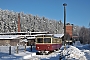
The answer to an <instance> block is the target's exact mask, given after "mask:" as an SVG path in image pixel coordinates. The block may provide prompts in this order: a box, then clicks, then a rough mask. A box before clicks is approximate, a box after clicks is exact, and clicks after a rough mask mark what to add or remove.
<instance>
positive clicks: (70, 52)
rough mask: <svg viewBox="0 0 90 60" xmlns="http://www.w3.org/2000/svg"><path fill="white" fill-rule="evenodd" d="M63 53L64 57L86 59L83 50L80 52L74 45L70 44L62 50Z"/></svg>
mask: <svg viewBox="0 0 90 60" xmlns="http://www.w3.org/2000/svg"><path fill="white" fill-rule="evenodd" d="M63 55H64V56H65V59H79V60H86V57H85V56H84V55H85V54H84V52H81V50H79V49H78V48H76V47H74V46H70V47H69V48H67V49H66V50H63Z"/></svg>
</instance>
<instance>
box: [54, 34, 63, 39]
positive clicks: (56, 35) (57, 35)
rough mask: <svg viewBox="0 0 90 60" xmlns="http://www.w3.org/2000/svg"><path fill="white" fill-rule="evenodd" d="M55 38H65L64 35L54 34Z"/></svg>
mask: <svg viewBox="0 0 90 60" xmlns="http://www.w3.org/2000/svg"><path fill="white" fill-rule="evenodd" d="M54 36H55V37H60V38H61V37H63V36H64V34H54Z"/></svg>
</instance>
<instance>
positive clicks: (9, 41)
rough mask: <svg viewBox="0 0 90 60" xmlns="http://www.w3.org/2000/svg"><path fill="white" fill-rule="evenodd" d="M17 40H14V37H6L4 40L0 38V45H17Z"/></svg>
mask: <svg viewBox="0 0 90 60" xmlns="http://www.w3.org/2000/svg"><path fill="white" fill-rule="evenodd" d="M18 41H19V40H15V39H13V40H9V39H6V40H4V39H1V40H0V46H2V45H3V46H7V45H12V46H16V45H17V43H19V42H18Z"/></svg>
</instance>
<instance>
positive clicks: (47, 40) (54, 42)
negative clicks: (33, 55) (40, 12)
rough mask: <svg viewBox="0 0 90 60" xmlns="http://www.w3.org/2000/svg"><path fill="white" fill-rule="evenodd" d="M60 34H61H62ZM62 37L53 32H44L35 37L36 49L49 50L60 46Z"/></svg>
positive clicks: (40, 50)
mask: <svg viewBox="0 0 90 60" xmlns="http://www.w3.org/2000/svg"><path fill="white" fill-rule="evenodd" d="M60 36H63V34H62V35H61V34H60ZM61 46H62V38H60V37H59V36H57V35H55V34H44V35H38V36H37V37H36V50H38V51H39V52H42V51H44V52H50V51H54V50H57V49H59V48H61Z"/></svg>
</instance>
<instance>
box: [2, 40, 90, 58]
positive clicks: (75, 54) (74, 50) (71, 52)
mask: <svg viewBox="0 0 90 60" xmlns="http://www.w3.org/2000/svg"><path fill="white" fill-rule="evenodd" d="M66 47H67V48H66V50H63V48H64V46H62V47H61V49H60V50H59V51H55V52H53V53H51V54H49V55H36V50H35V47H33V50H32V52H31V51H30V46H27V49H26V51H25V50H24V48H25V47H24V46H19V51H18V54H17V53H16V48H17V47H16V46H12V47H11V55H9V46H0V60H59V58H60V56H61V57H62V60H89V59H90V45H89V44H86V45H82V44H80V42H79V41H77V42H76V43H75V44H74V45H73V46H70V45H69V46H66ZM60 52H61V54H60Z"/></svg>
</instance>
